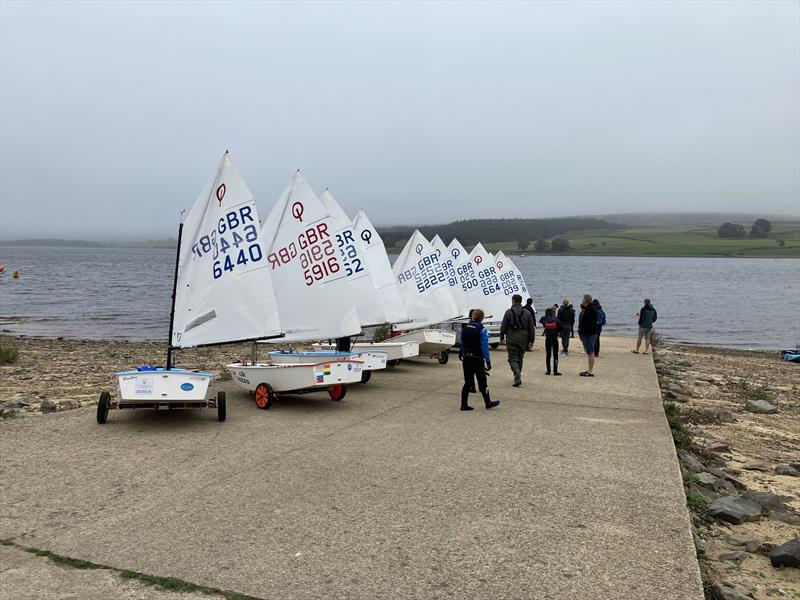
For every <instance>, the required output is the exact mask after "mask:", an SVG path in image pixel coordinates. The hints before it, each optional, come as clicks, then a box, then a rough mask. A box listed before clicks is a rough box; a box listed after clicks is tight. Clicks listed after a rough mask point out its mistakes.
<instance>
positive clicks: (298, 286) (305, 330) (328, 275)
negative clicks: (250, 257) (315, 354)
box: [261, 171, 361, 342]
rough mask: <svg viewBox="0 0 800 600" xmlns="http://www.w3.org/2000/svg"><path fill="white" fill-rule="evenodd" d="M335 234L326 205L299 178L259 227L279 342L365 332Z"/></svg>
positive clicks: (291, 183) (299, 177)
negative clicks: (281, 334)
mask: <svg viewBox="0 0 800 600" xmlns="http://www.w3.org/2000/svg"><path fill="white" fill-rule="evenodd" d="M334 229H335V225H334V223H333V222H332V221H331V218H330V217H329V215H328V212H327V211H326V210H325V207H324V206H323V205H322V202H321V201H320V199H319V198H318V197H317V195H316V193H314V190H313V189H311V186H310V185H309V184H308V183H307V182H306V180H305V179H304V178H303V176H302V175H301V174H300V172H299V171H298V172H296V173H295V174H294V175H293V176H292V178H291V180H290V181H289V186H288V187H287V188H286V191H285V192H284V193H283V194H282V195H281V197H280V198H279V199H278V201H277V202H276V203H275V206H273V207H272V211H270V213H269V215H268V216H267V218H266V219H265V220H264V223H263V225H262V227H261V232H262V234H263V235H264V244H265V245H266V259H267V262H268V264H269V270H270V275H271V276H272V281H273V285H274V286H275V295H276V297H277V299H278V312H279V313H280V316H281V317H280V318H281V326H282V327H283V330H284V332H285V337H284V338H283V339H282V340H281V341H290V342H291V341H312V340H320V339H330V338H337V337H345V336H350V335H356V334H358V333H359V332H360V331H361V326H360V324H359V321H358V314H357V312H356V308H355V304H354V302H353V294H352V288H351V286H350V282H349V280H348V279H347V273H346V271H345V268H344V265H343V264H342V261H341V260H340V258H339V253H338V252H337V250H336V239H335V235H334Z"/></svg>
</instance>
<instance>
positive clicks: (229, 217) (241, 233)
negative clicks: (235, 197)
mask: <svg viewBox="0 0 800 600" xmlns="http://www.w3.org/2000/svg"><path fill="white" fill-rule="evenodd" d="M257 226H258V224H257V223H256V222H255V219H254V218H253V207H252V205H244V206H240V207H239V208H238V209H237V210H232V211H230V212H228V213H226V214H225V216H224V217H221V218H220V219H219V221H217V226H216V227H215V228H214V229H213V230H212V231H211V233H210V234H207V235H203V236H201V237H200V238H199V239H198V240H197V242H196V243H195V244H194V245H193V246H192V254H193V255H195V256H196V257H197V258H203V257H204V256H207V255H208V254H209V253H210V254H211V258H212V260H213V262H212V264H211V273H212V275H213V276H214V279H219V278H220V277H222V275H223V274H224V273H225V272H233V271H237V270H239V271H241V270H244V268H245V267H246V266H247V265H248V264H249V263H257V262H260V261H261V259H263V258H264V253H263V251H262V249H261V244H260V243H259V239H258V229H256V228H257Z"/></svg>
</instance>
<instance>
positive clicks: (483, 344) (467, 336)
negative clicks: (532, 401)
mask: <svg viewBox="0 0 800 600" xmlns="http://www.w3.org/2000/svg"><path fill="white" fill-rule="evenodd" d="M481 321H483V311H482V310H481V309H480V308H475V309H473V310H471V311H470V321H469V323H467V324H466V325H464V327H463V328H462V329H461V345H460V350H459V358H460V359H461V360H462V366H463V369H464V385H463V386H462V388H461V410H473V409H472V407H471V406H470V405H469V402H468V401H469V394H470V392H474V391H475V380H476V379H477V380H478V389H479V390H480V392H481V396H483V401H484V402H485V403H486V408H494V407H495V406H497V405H499V404H500V401H499V400H492V399H491V398H489V386H488V385H487V384H486V373H487V372H488V371H490V370H491V368H492V358H491V356H490V355H489V332H488V331H486V329H484V327H483V323H481Z"/></svg>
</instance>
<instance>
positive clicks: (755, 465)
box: [744, 461, 772, 473]
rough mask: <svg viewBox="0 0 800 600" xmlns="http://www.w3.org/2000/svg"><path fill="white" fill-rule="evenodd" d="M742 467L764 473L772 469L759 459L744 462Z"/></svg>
mask: <svg viewBox="0 0 800 600" xmlns="http://www.w3.org/2000/svg"><path fill="white" fill-rule="evenodd" d="M744 468H745V469H747V470H748V471H763V472H765V473H769V472H770V471H771V470H772V469H771V468H770V466H769V465H768V464H767V463H763V462H759V461H751V462H747V463H745V465H744Z"/></svg>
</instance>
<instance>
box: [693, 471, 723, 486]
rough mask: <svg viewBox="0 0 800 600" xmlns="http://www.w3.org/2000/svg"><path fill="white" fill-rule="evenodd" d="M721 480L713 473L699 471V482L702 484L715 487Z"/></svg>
mask: <svg viewBox="0 0 800 600" xmlns="http://www.w3.org/2000/svg"><path fill="white" fill-rule="evenodd" d="M718 481H719V478H718V477H715V476H714V475H712V474H711V473H705V472H704V473H698V474H697V482H698V483H699V484H701V485H705V486H708V487H714V484H715V483H717V482H718Z"/></svg>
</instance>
